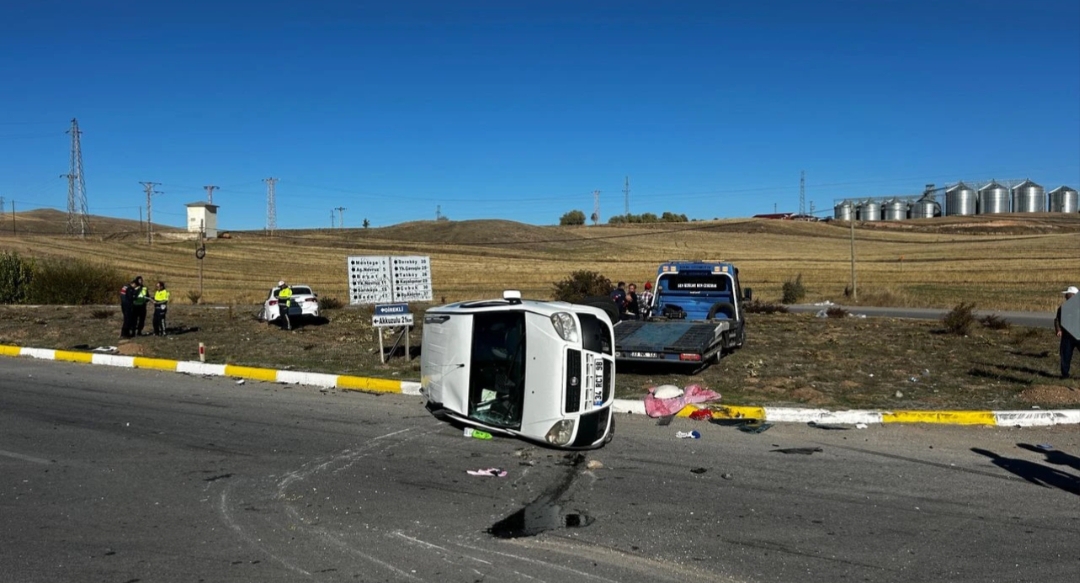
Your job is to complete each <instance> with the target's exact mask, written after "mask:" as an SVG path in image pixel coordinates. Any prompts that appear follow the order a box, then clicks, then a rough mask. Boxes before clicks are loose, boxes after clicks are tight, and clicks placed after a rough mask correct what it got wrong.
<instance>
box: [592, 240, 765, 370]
mask: <svg viewBox="0 0 1080 583" xmlns="http://www.w3.org/2000/svg"><path fill="white" fill-rule="evenodd" d="M654 289H655V290H656V292H655V296H654V298H653V303H652V305H651V306H646V307H645V308H644V310H645V313H646V314H648V316H647V317H645V318H643V319H640V320H622V321H620V322H617V323H616V324H615V360H616V362H617V363H669V364H686V365H695V366H696V367H697V368H700V367H704V366H707V365H708V364H710V363H712V362H717V361H719V360H720V357H721V356H722V355H723V354H724V353H725V352H729V351H732V350H735V349H736V348H740V347H742V345H743V343H744V342H745V341H746V321H745V318H744V316H743V307H742V304H743V302H744V301H749V300H750V299H751V297H752V291H751V290H750V289H749V288H748V289H747V290H746V293H745V295H744V294H743V290H742V287H741V286H740V285H739V269H738V268H737V267H735V266H734V265H733V264H731V263H727V262H720V261H669V262H666V263H662V264H661V265H660V266H659V267H658V268H657V271H656V283H655V285H654ZM609 313H610V312H609Z"/></svg>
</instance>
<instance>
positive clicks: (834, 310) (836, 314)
mask: <svg viewBox="0 0 1080 583" xmlns="http://www.w3.org/2000/svg"><path fill="white" fill-rule="evenodd" d="M825 315H826V316H828V317H830V318H846V317H847V315H848V311H847V310H845V309H844V308H841V307H840V306H832V307H830V308H829V309H828V310H825Z"/></svg>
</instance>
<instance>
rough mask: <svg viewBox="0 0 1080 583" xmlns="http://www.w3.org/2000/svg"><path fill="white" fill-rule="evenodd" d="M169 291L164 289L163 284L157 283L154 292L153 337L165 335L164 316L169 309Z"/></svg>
mask: <svg viewBox="0 0 1080 583" xmlns="http://www.w3.org/2000/svg"><path fill="white" fill-rule="evenodd" d="M169 296H170V294H169V290H167V289H165V282H164V281H159V282H157V289H156V290H155V291H154V300H153V301H154V335H155V336H164V335H165V315H166V312H167V311H168V309H169Z"/></svg>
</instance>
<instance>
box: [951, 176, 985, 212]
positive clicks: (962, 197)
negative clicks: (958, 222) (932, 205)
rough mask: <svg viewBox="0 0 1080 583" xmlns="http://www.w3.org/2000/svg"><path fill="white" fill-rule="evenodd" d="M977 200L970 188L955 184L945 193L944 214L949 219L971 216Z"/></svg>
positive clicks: (959, 183) (962, 184)
mask: <svg viewBox="0 0 1080 583" xmlns="http://www.w3.org/2000/svg"><path fill="white" fill-rule="evenodd" d="M977 200H978V198H977V195H976V194H975V191H974V190H972V189H971V187H970V186H968V185H966V184H964V183H963V182H957V183H956V185H955V186H953V187H952V188H949V189H947V190H946V191H945V214H946V215H948V216H950V217H952V216H966V215H973V214H975V203H976V201H977Z"/></svg>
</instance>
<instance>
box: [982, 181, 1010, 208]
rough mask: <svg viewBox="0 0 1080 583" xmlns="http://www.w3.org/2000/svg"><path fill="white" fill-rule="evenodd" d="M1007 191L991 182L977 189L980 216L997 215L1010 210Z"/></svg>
mask: <svg viewBox="0 0 1080 583" xmlns="http://www.w3.org/2000/svg"><path fill="white" fill-rule="evenodd" d="M1009 202H1010V201H1009V189H1008V188H1005V187H1004V186H1002V185H1000V184H998V183H997V181H996V180H991V181H990V184H987V185H986V186H984V187H982V188H980V189H979V206H978V213H979V214H980V215H999V214H1001V213H1007V212H1009V211H1010V210H1011V208H1010V205H1009Z"/></svg>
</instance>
